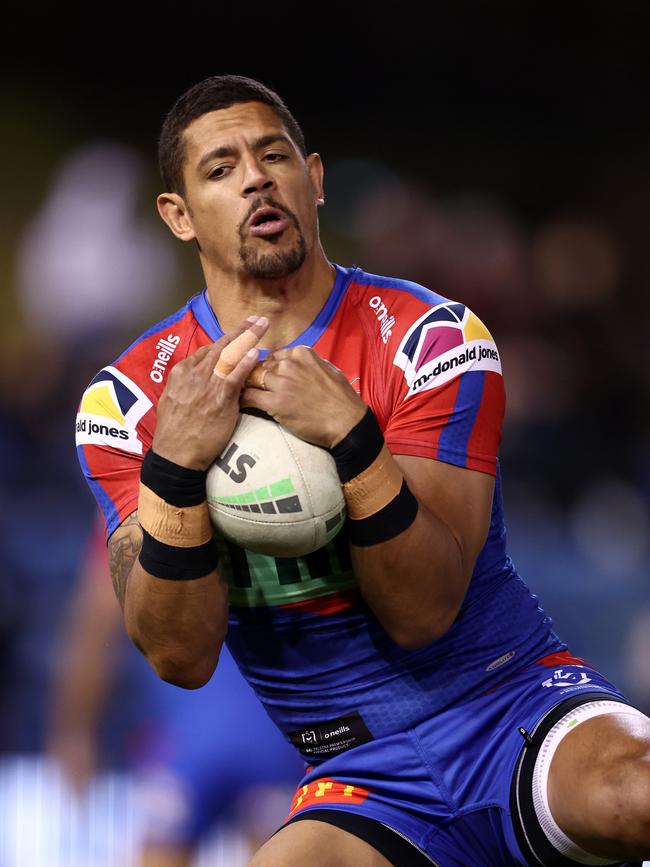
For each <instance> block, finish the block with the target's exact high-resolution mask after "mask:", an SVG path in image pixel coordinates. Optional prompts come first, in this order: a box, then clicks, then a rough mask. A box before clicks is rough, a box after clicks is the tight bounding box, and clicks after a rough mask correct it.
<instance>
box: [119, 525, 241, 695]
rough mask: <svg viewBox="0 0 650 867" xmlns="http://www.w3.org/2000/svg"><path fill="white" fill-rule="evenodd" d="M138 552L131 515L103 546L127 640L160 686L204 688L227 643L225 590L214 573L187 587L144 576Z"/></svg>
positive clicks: (139, 533) (139, 541) (138, 531)
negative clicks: (157, 679) (159, 682)
mask: <svg viewBox="0 0 650 867" xmlns="http://www.w3.org/2000/svg"><path fill="white" fill-rule="evenodd" d="M141 547H142V529H141V527H140V524H139V523H138V516H137V513H136V512H133V513H132V514H131V515H129V517H128V518H126V519H125V521H124V522H123V523H122V524H121V525H120V526H119V527H118V528H117V530H115V532H114V533H113V535H112V536H111V538H110V540H109V543H108V558H109V563H110V568H111V577H112V579H113V587H114V588H115V593H116V595H117V598H118V599H119V601H120V605H121V606H122V609H123V611H124V623H125V626H126V631H127V633H128V635H129V638H130V639H131V641H132V642H133V643H134V644H135V646H136V647H137V648H138V649H139V650H140V651H142V653H144V655H145V656H146V657H147V659H148V661H149V663H150V664H151V666H152V668H153V669H154V670H155V672H156V674H157V675H158V676H159V677H160V678H162V679H163V680H166V681H169V683H173V684H175V685H176V686H183V687H185V688H186V689H194V688H197V687H200V686H203V685H204V684H205V683H207V682H208V680H209V679H210V677H211V676H212V673H213V671H214V669H215V667H216V665H217V662H218V660H219V653H220V651H221V646H222V644H223V642H224V639H225V637H226V631H227V609H228V588H227V586H226V585H225V583H224V582H222V581H221V579H220V578H219V574H218V572H217V571H216V570H215V571H214V572H211V573H210V574H208V575H205V576H204V577H203V578H197V579H194V580H192V581H167V580H165V579H163V578H156V577H154V576H153V575H149V573H148V572H146V571H145V570H144V569H143V568H142V566H141V565H140V563H139V561H138V555H139V553H140V548H141Z"/></svg>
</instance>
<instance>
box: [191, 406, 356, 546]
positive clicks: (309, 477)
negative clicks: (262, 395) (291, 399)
mask: <svg viewBox="0 0 650 867" xmlns="http://www.w3.org/2000/svg"><path fill="white" fill-rule="evenodd" d="M206 484H207V499H208V507H209V509H210V517H211V519H212V523H213V525H214V526H215V528H216V529H217V531H218V532H219V533H221V534H222V535H223V536H224V537H225V538H226V539H228V540H230V541H231V542H234V543H235V544H236V545H239V546H240V547H242V548H247V549H248V550H249V551H254V552H255V553H258V554H268V555H270V556H272V557H302V556H304V555H305V554H310V553H311V552H312V551H316V550H317V549H318V548H322V547H323V545H325V544H326V543H327V542H329V541H330V539H333V538H334V536H336V534H337V533H338V531H339V530H340V529H341V527H342V526H343V521H344V519H345V500H344V498H343V492H342V490H341V483H340V481H339V477H338V473H337V471H336V465H335V463H334V458H333V457H332V456H331V455H330V453H329V452H328V451H326V449H323V448H320V447H319V446H315V445H312V444H311V443H307V442H305V441H304V440H301V439H299V438H298V437H296V436H294V435H293V434H291V433H289V431H288V430H286V428H283V427H282V426H281V425H279V424H277V422H275V421H273V420H272V419H269V418H261V417H259V416H256V415H250V414H248V413H242V414H241V415H240V417H239V421H238V423H237V426H236V427H235V430H234V432H233V435H232V438H231V440H230V442H229V443H228V445H227V446H226V448H225V449H224V451H223V453H222V454H221V456H220V457H219V458H217V460H216V461H215V462H214V464H213V465H212V466H211V467H210V469H209V470H208V476H207V483H206Z"/></svg>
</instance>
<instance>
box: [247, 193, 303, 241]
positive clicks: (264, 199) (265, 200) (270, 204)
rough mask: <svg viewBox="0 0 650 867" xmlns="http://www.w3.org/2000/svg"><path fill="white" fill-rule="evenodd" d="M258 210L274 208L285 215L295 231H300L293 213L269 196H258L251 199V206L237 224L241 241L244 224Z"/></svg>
mask: <svg viewBox="0 0 650 867" xmlns="http://www.w3.org/2000/svg"><path fill="white" fill-rule="evenodd" d="M258 208H275V209H276V210H278V211H281V212H282V213H283V214H284V215H285V217H288V218H289V219H290V220H291V222H292V223H293V225H294V227H295V228H296V229H300V225H299V223H298V218H297V217H296V215H295V214H294V213H293V211H291V210H290V209H289V208H287V207H285V206H284V205H281V204H280V203H279V202H276V201H275V199H274V198H272V197H271V196H258V197H257V198H256V199H253V201H252V202H251V206H250V208H249V209H248V211H247V213H246V215H245V217H244V219H243V220H242V221H241V223H240V224H239V235H240V237H241V238H242V240H243V237H244V231H245V228H246V224H247V223H248V221H249V220H250V218H251V217H252V216H253V214H254V213H255V211H257V210H258Z"/></svg>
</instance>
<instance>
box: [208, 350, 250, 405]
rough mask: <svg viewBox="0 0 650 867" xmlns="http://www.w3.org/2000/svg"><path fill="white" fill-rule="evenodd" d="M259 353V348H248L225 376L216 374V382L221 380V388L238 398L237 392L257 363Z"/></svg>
mask: <svg viewBox="0 0 650 867" xmlns="http://www.w3.org/2000/svg"><path fill="white" fill-rule="evenodd" d="M259 355H260V353H259V349H254V348H253V349H249V350H248V352H247V353H246V354H245V355H244V357H243V358H240V360H239V361H238V362H237V364H236V365H235V367H234V368H233V369H232V370H231V371H230V373H229V374H227V375H226V376H223V375H221V376H217V382H219V381H220V382H221V388H223V389H225V391H226V394H229V395H230V396H232V397H236V398H239V394H240V392H241V390H242V389H243V388H244V385H245V383H246V380H247V379H248V377H249V376H250V373H251V371H252V370H253V368H254V367H255V365H256V364H257V360H258V358H259Z"/></svg>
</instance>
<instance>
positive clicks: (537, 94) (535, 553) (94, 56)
mask: <svg viewBox="0 0 650 867" xmlns="http://www.w3.org/2000/svg"><path fill="white" fill-rule="evenodd" d="M3 30H4V32H3V36H2V39H3V51H2V57H1V59H0V70H1V80H0V132H1V134H2V144H1V148H0V153H1V154H2V158H1V159H0V182H1V189H2V193H3V198H2V203H1V204H0V281H1V286H2V292H1V293H0V312H1V314H2V315H1V317H0V363H1V367H0V509H1V513H2V516H3V517H2V521H1V522H0V650H2V655H1V657H0V699H1V700H0V706H1V707H3V714H2V718H0V752H1V753H2V754H3V755H4V756H5V758H6V760H7V762H10V761H11V760H12V759H13V758H14V757H15V756H16V755H20V756H26V755H27V756H30V755H31V756H34V755H37V754H38V753H39V751H40V750H42V748H43V743H44V740H45V735H44V731H45V728H46V720H47V718H48V706H49V705H48V701H49V696H50V690H51V677H52V671H53V669H54V668H55V667H56V658H55V647H56V644H55V636H56V634H57V628H59V627H60V623H61V617H62V614H63V611H64V609H65V606H66V604H67V602H68V601H69V599H70V598H71V595H72V594H73V593H74V585H75V581H76V580H77V575H78V573H79V569H80V568H81V567H80V564H81V561H82V557H83V552H84V545H85V542H86V539H87V535H88V533H89V531H90V528H91V525H92V522H93V504H92V501H91V499H90V495H89V494H88V492H87V490H86V488H85V485H84V483H83V481H82V480H81V477H80V474H79V472H78V469H77V465H76V458H75V455H74V451H73V449H72V439H73V429H72V419H73V416H74V412H75V409H76V401H77V400H78V398H79V395H80V393H81V390H82V389H83V387H84V386H85V384H86V383H87V381H88V380H89V379H90V377H91V376H92V375H93V373H94V372H95V370H96V369H98V368H99V367H101V366H102V365H103V364H105V363H108V362H109V361H110V360H111V359H112V358H113V357H114V356H115V354H116V352H117V351H119V349H120V348H122V347H123V346H125V345H127V344H128V343H129V342H130V340H131V339H132V338H134V337H135V336H137V334H138V333H139V332H140V330H141V329H142V328H143V327H144V326H146V325H148V324H151V322H153V321H155V318H156V317H158V318H159V317H160V316H162V315H163V314H164V313H165V312H166V311H171V310H173V309H175V308H176V307H177V306H179V305H180V304H181V303H182V302H183V301H184V299H185V298H186V297H188V296H189V295H191V294H193V293H194V292H195V291H198V290H199V289H201V288H202V286H203V284H202V280H201V275H200V272H199V269H198V265H197V261H196V260H195V255H194V250H193V248H192V249H186V248H181V247H179V246H175V245H173V244H172V242H171V240H170V239H168V238H167V237H166V236H165V235H164V232H163V227H162V224H160V226H158V224H157V222H156V221H158V223H159V222H160V221H159V220H158V217H157V213H156V211H155V202H154V199H155V194H156V192H157V191H158V190H159V189H160V187H159V181H158V178H157V175H156V153H155V148H156V138H157V134H158V131H159V127H160V124H161V121H162V118H163V116H164V113H165V112H166V111H167V110H168V108H169V107H170V106H171V104H172V102H173V101H174V99H175V98H176V97H177V96H178V95H180V93H181V92H182V91H183V90H184V89H185V88H186V87H188V86H190V85H191V84H193V83H194V82H195V81H197V80H199V79H201V78H203V77H205V76H207V75H210V74H214V73H221V72H235V73H240V74H244V75H250V76H252V77H257V78H260V79H261V80H262V81H264V82H265V83H267V84H269V85H270V86H272V87H274V88H275V89H277V90H278V92H279V93H280V94H281V95H283V97H284V98H285V100H286V102H287V103H288V105H289V106H290V108H291V109H292V110H293V112H294V113H295V115H296V116H297V118H298V119H299V121H300V122H301V124H302V126H303V129H304V131H305V134H306V139H307V145H308V148H309V149H311V150H318V151H319V152H320V153H321V154H322V155H323V158H324V161H325V166H326V195H327V206H326V208H325V209H324V211H323V213H322V234H323V238H324V242H325V246H326V249H327V251H328V252H329V254H330V256H331V258H333V259H335V260H336V261H339V262H340V263H341V264H345V265H349V264H351V263H353V262H355V263H358V264H360V265H361V266H363V267H364V268H365V269H366V270H370V271H376V272H379V273H388V274H394V275H396V276H400V277H405V278H410V279H413V280H416V281H419V282H422V283H425V284H426V285H429V286H431V288H433V289H435V290H436V291H438V292H440V293H441V294H443V295H448V296H451V297H453V298H455V299H457V300H460V301H464V302H467V303H468V304H470V306H472V308H473V309H474V310H475V312H476V313H477V314H478V315H479V316H480V317H481V318H482V319H483V320H484V321H485V322H486V323H487V325H488V327H489V328H490V330H491V331H492V333H493V335H494V337H495V339H496V341H497V344H498V345H499V346H500V348H501V351H502V355H503V360H504V372H505V378H506V387H507V391H508V414H507V419H506V426H505V431H504V442H503V447H502V452H501V456H502V467H503V476H504V488H505V506H506V519H507V525H508V529H509V533H510V543H511V551H512V554H513V557H514V559H515V561H516V562H517V564H518V565H519V567H520V570H521V572H522V573H523V575H524V577H525V579H526V580H527V581H528V582H529V583H530V584H531V585H532V586H533V588H534V589H535V591H536V592H537V593H538V594H539V596H540V599H541V602H542V604H543V605H544V606H545V607H546V608H547V609H548V610H549V611H550V613H551V614H552V616H553V617H554V620H555V622H556V625H557V627H558V630H559V631H560V632H561V634H562V635H563V637H565V639H566V640H567V641H568V642H569V643H570V646H571V649H572V650H573V652H574V653H576V654H578V655H582V656H585V657H586V658H587V659H589V660H590V661H592V662H594V663H596V664H597V665H598V666H600V667H601V668H602V669H603V671H604V672H605V673H606V674H608V675H610V676H611V677H612V678H614V679H616V680H617V682H618V683H620V685H621V686H622V687H623V688H624V689H625V690H626V691H627V692H628V693H629V695H630V696H631V697H632V698H633V699H634V700H635V701H636V702H637V703H639V704H640V706H641V707H643V708H644V709H645V710H646V711H647V710H648V709H650V638H649V637H648V636H649V634H650V631H649V628H648V627H649V626H650V577H649V569H648V567H649V565H650V511H649V509H650V436H649V434H650V430H649V427H650V424H649V421H650V419H649V412H648V405H649V401H648V394H649V387H650V363H649V362H648V345H649V342H650V341H649V339H648V338H649V336H650V315H649V314H650V305H649V303H648V300H647V294H648V289H649V288H650V256H649V255H648V251H649V247H650V235H649V226H650V219H649V218H650V113H649V111H648V106H649V105H650V87H649V83H650V77H649V72H650V59H649V58H650V55H649V53H648V50H647V45H648V37H649V30H650V13H649V12H648V6H647V4H645V3H641V2H637V3H632V2H628V3H613V2H591V3H586V2H573V3H564V4H559V3H556V4H553V3H551V4H548V3H547V4H541V3H525V4H522V3H514V2H513V3H507V2H495V3H486V2H480V0H479V2H474V3H465V2H455V3H454V2H432V3H430V4H412V3H399V4H389V3H375V4H372V5H366V4H363V6H362V5H361V4H359V6H358V7H357V6H355V4H329V5H324V4H318V5H316V4H312V5H301V6H297V5H294V4H258V3H254V4H248V5H242V6H241V7H240V6H237V7H234V6H232V7H230V8H226V9H221V8H219V6H218V5H217V4H185V5H180V6H179V5H177V4H168V3H159V4H157V5H156V6H155V7H153V6H151V7H149V6H146V5H142V6H137V7H136V6H135V4H132V5H128V4H119V5H118V4H113V5H110V6H109V5H104V6H101V7H99V6H96V7H90V6H88V5H83V6H82V5H81V4H78V5H66V7H65V8H60V9H57V11H56V13H55V12H49V13H42V12H38V11H37V10H35V9H33V8H31V7H27V6H25V8H22V9H20V8H14V9H13V12H12V16H11V18H10V19H9V20H7V21H5V22H4V26H3ZM84 153H90V154H91V157H92V159H90V162H87V163H85V164H84V165H85V166H86V168H85V172H86V174H83V173H82V174H81V175H80V176H79V177H81V178H82V179H85V180H84V181H83V183H84V184H85V185H86V186H85V190H86V193H87V194H88V195H89V196H90V203H91V204H92V201H93V199H92V197H93V196H95V197H96V201H98V202H100V201H101V200H102V197H104V196H106V197H109V193H110V190H111V186H112V184H113V178H112V175H111V171H112V169H113V167H114V166H115V163H114V162H111V160H112V159H113V160H114V159H117V161H118V163H119V161H120V160H121V159H122V158H124V159H125V160H126V163H128V165H129V166H130V168H128V169H127V170H125V174H124V177H123V178H122V181H121V182H126V181H124V179H125V178H126V179H127V181H128V178H129V177H131V178H132V183H133V190H134V199H133V202H131V203H130V205H129V206H128V207H129V208H130V211H129V212H128V216H129V220H132V221H133V224H134V225H137V226H138V227H140V228H141V227H142V226H145V227H146V232H147V233H148V234H147V237H149V239H150V240H151V239H154V240H151V251H150V255H151V260H150V261H151V262H152V263H153V262H154V261H156V260H157V261H158V263H159V264H160V263H161V262H162V263H163V267H162V268H161V269H159V270H160V292H159V293H158V292H157V291H156V286H153V287H152V286H149V288H148V290H147V291H148V295H147V298H146V299H145V300H143V301H142V303H141V304H134V296H136V295H137V293H138V292H139V287H140V284H141V276H140V275H139V276H138V278H137V279H134V281H133V285H131V286H129V284H128V279H127V280H126V282H125V280H124V276H123V275H122V277H121V278H120V281H116V284H115V287H114V290H113V289H112V288H111V286H110V280H108V289H107V290H106V291H108V292H110V293H111V299H110V303H109V304H108V305H106V311H105V312H104V313H102V315H101V316H95V317H93V310H92V305H89V306H90V309H88V310H85V312H83V313H79V316H78V318H77V320H75V325H74V327H71V326H66V325H64V324H63V325H62V324H61V323H59V322H58V320H57V319H56V316H55V315H54V313H53V311H56V310H57V309H58V306H59V295H58V294H57V293H59V292H65V289H66V287H68V288H69V289H70V291H71V292H72V294H73V296H74V293H77V295H76V297H77V298H78V299H81V297H82V296H83V294H84V288H83V287H84V283H83V280H81V281H80V282H78V283H75V282H74V280H72V278H71V282H70V281H68V282H67V280H68V278H67V277H66V273H67V272H65V268H64V271H63V277H61V275H60V274H59V275H58V276H56V277H55V276H54V275H52V278H51V280H50V279H49V277H48V267H52V268H53V267H54V266H53V264H52V263H53V261H54V258H55V257H54V255H53V251H54V250H56V252H57V253H58V254H61V255H63V254H64V255H63V260H64V262H68V264H69V263H71V262H72V263H75V262H76V259H77V257H78V256H81V252H82V251H80V250H79V249H77V247H76V246H75V245H76V238H77V237H78V236H81V234H83V233H82V231H81V230H82V229H83V226H82V225H81V223H80V224H78V225H76V224H75V219H74V215H73V216H72V217H71V218H69V217H67V216H66V217H65V219H66V220H68V223H69V224H68V225H66V226H64V227H62V223H63V216H62V214H61V219H59V213H60V212H57V207H56V202H57V201H59V200H58V199H56V198H53V191H54V190H55V185H56V183H57V179H60V178H61V177H62V172H64V168H65V166H66V165H70V164H71V161H74V159H76V157H77V156H79V155H80V154H82V155H83V154H84ZM93 154H94V156H92V155H93ZM111 154H112V156H111ZM107 155H108V156H107ZM93 160H95V162H93ZM103 160H105V162H103ZM129 161H130V162H129ZM120 165H122V163H120ZM129 172H130V174H129ZM62 201H63V200H62ZM48 202H49V203H50V205H51V203H52V202H54V203H55V206H54V207H53V208H51V207H50V211H49V212H48V213H49V216H47V220H46V221H45V223H43V222H41V223H38V220H39V219H40V218H43V215H44V214H45V213H46V212H47V203H48ZM86 205H87V206H88V207H90V205H89V203H88V202H86ZM124 207H126V206H124ZM84 213H85V212H84ZM37 225H40V226H41V229H43V226H45V227H46V228H45V230H43V231H41V233H40V234H39V232H35V230H34V227H35V226H37ZM64 229H65V231H64ZM48 233H49V234H48ZM170 237H171V236H170ZM43 238H47V239H49V240H46V241H44V240H43ZM39 239H40V240H39ZM177 243H178V242H176V244H177ZM39 244H41V245H44V246H41V247H39V246H38V245H39ZM48 244H49V245H50V246H48ZM156 245H158V246H156ZM34 250H36V251H37V252H36V253H34ZM156 250H159V251H160V255H158V254H157V253H156ZM98 255H99V254H98ZM59 258H61V256H60V255H59ZM37 259H38V262H39V263H40V264H39V265H38V267H37V268H34V267H32V265H33V262H34V261H37ZM98 261H101V257H100V259H99V260H98ZM109 261H110V260H109ZM62 267H63V266H62ZM139 267H142V268H143V271H142V273H143V274H144V273H146V271H147V266H146V262H144V261H143V262H140V264H139ZM109 270H110V267H109ZM70 273H71V274H75V273H76V272H75V269H74V268H72V270H71V272H70ZM156 273H157V272H156ZM75 279H76V280H78V276H77V277H75ZM105 282H106V281H105ZM145 282H146V281H145ZM118 283H119V285H118ZM103 285H104V284H102V286H103ZM97 291H98V292H100V291H103V290H102V289H101V287H100V288H99V289H97ZM113 293H114V297H113ZM104 297H105V296H104ZM68 303H69V304H71V305H72V308H74V309H75V310H76V309H80V308H81V307H83V304H77V303H76V302H75V300H74V297H73V300H72V301H70V299H68ZM131 309H133V310H134V311H135V312H134V313H133V314H132V315H130V313H129V311H130V310H131ZM180 700H182V696H181V695H180V694H179V701H180ZM108 740H109V741H110V738H109V739H108ZM110 749H113V752H110ZM107 751H109V752H107V755H110V756H111V757H112V759H111V760H113V758H115V756H118V757H117V758H115V761H116V762H119V755H118V754H119V746H115V744H112V745H109V746H107ZM1 781H2V777H0V798H1V797H2V782H1ZM3 815H4V816H5V818H4V819H3V820H2V821H4V822H9V821H10V819H7V818H6V817H7V816H9V815H10V814H9V813H8V812H6V811H5V813H4V814H3ZM16 821H19V820H16ZM5 832H7V828H5ZM1 836H2V829H0V837H1ZM6 836H7V834H6V833H5V837H6ZM14 836H15V835H14ZM2 845H3V844H2V843H1V842H0V851H1V850H2ZM16 851H17V850H16ZM14 854H15V853H14ZM5 858H6V860H7V863H11V864H14V863H15V864H16V865H19V864H20V863H22V862H21V861H20V858H18V856H16V859H15V860H14V861H10V860H9V855H7V854H6V853H5ZM0 860H2V858H0ZM25 863H27V862H26V861H25ZM34 863H35V862H30V867H33V864H34ZM99 863H100V862H98V864H99ZM101 863H102V864H103V863H104V862H101Z"/></svg>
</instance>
